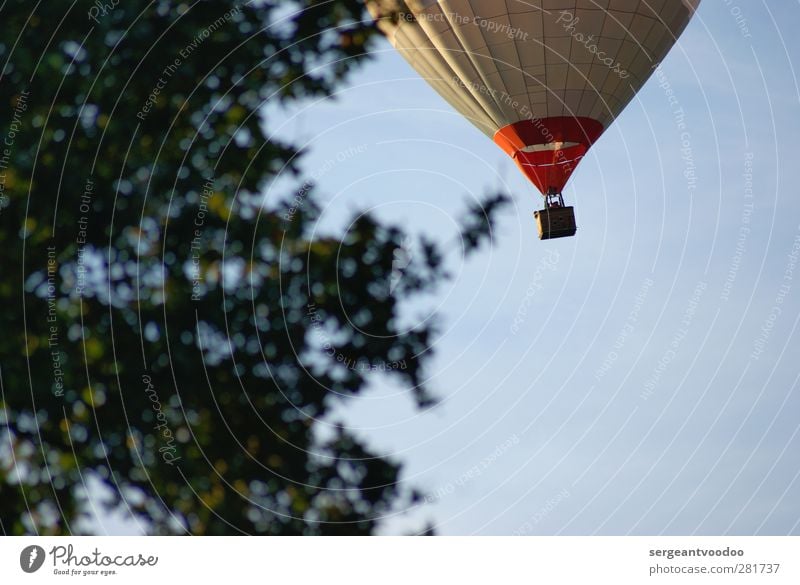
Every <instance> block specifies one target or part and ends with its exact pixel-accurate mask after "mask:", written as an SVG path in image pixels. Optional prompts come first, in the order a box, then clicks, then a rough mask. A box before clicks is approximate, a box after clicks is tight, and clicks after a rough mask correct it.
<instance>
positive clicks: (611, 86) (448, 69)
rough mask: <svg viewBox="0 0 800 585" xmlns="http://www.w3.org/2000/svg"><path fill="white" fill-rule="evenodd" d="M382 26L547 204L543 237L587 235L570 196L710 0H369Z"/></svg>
mask: <svg viewBox="0 0 800 585" xmlns="http://www.w3.org/2000/svg"><path fill="white" fill-rule="evenodd" d="M366 2H367V7H368V8H369V10H370V12H371V14H372V15H373V17H374V18H375V19H376V22H377V25H378V27H379V29H380V30H381V31H382V32H383V33H384V34H385V35H386V36H387V37H388V39H389V41H390V42H391V43H392V45H393V46H394V47H395V48H396V49H397V50H398V51H399V52H400V54H401V55H402V56H403V57H404V58H405V59H406V61H408V63H409V64H410V65H411V66H412V67H413V68H414V69H415V70H416V71H417V72H418V73H419V74H420V75H421V76H422V77H423V78H424V79H425V80H426V81H427V82H428V83H429V84H430V85H431V86H432V87H433V88H434V89H435V90H436V91H437V92H438V93H439V94H440V95H441V96H442V97H443V98H444V99H445V100H447V102H449V103H450V105H451V106H453V107H454V108H455V109H456V110H457V111H459V112H460V113H461V114H462V115H463V116H464V117H466V118H467V119H468V120H469V121H470V122H472V123H473V124H474V125H475V126H477V127H478V128H479V129H480V130H481V131H482V132H483V133H484V134H486V135H487V136H489V137H490V138H492V139H493V140H494V141H495V143H497V145H498V146H499V147H500V148H502V149H503V150H504V151H505V152H506V153H507V154H508V155H509V156H510V157H511V158H512V159H513V160H514V162H515V163H516V164H517V166H518V167H519V168H520V170H521V171H522V172H523V173H524V174H525V176H526V177H527V178H528V179H529V180H530V182H531V183H533V185H534V186H536V188H537V189H538V190H539V192H540V193H541V194H542V196H543V201H544V206H543V209H542V210H541V211H537V212H536V213H535V214H534V216H535V218H536V221H537V225H538V227H539V237H540V238H541V239H550V238H557V237H565V236H572V235H574V234H575V232H576V225H575V216H574V209H573V207H568V206H565V205H564V200H563V195H562V192H563V189H564V187H565V186H566V184H567V182H568V181H569V179H570V177H571V176H572V174H573V172H574V171H575V168H576V167H577V165H578V164H579V163H580V161H581V160H582V159H583V157H584V156H585V155H586V153H587V151H588V150H589V149H590V148H591V146H592V145H593V144H595V143H596V142H597V140H598V139H599V138H600V136H601V135H602V134H603V132H604V131H605V130H606V129H607V128H608V127H609V125H610V124H611V123H612V122H613V121H614V119H615V118H616V117H617V116H618V115H619V114H620V113H621V112H622V110H623V109H624V108H625V106H626V105H628V103H629V102H630V101H631V100H632V99H633V97H634V96H635V95H636V92H637V91H639V89H641V87H642V86H643V85H644V83H645V82H646V81H647V79H648V78H649V77H650V75H651V74H652V73H653V71H654V70H655V68H656V67H657V66H658V64H659V63H660V62H661V60H662V59H663V58H664V57H665V56H666V54H667V52H668V51H669V50H670V48H671V47H672V46H673V45H674V43H675V41H676V40H677V38H678V36H679V35H680V34H681V32H682V31H683V29H684V28H685V27H686V25H687V24H688V22H689V20H690V19H691V17H692V15H693V14H694V11H695V10H696V8H697V5H698V4H699V3H700V0H366Z"/></svg>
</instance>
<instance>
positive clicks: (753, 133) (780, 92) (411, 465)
mask: <svg viewBox="0 0 800 585" xmlns="http://www.w3.org/2000/svg"><path fill="white" fill-rule="evenodd" d="M737 2H740V4H738V5H737V4H736V3H737ZM798 20H800V3H798V2H793V1H786V2H770V3H767V2H765V1H764V0H761V1H760V2H747V3H745V2H743V1H742V0H704V1H703V2H702V3H701V5H700V8H699V10H698V12H697V14H696V15H695V18H694V19H693V21H692V22H691V23H690V25H689V26H688V28H687V29H686V31H685V33H684V34H683V36H682V37H681V38H680V40H679V42H678V43H677V45H676V46H675V47H674V49H673V50H672V52H671V53H670V54H669V55H668V57H667V58H666V59H665V60H664V62H663V63H662V66H661V70H660V71H659V73H658V74H657V75H654V76H653V77H652V78H651V79H650V81H649V82H648V83H647V85H646V86H645V87H644V88H643V89H642V91H641V92H640V93H639V94H638V96H637V98H636V99H635V100H634V101H633V102H632V103H631V104H630V105H629V106H628V107H627V109H626V110H625V111H624V112H623V113H622V115H621V116H620V117H619V118H618V119H617V120H616V122H615V123H614V124H613V125H612V126H611V128H610V129H608V130H607V131H606V133H605V134H604V135H603V137H602V138H601V140H599V141H598V143H596V144H595V145H594V146H593V148H592V149H591V151H590V152H589V154H588V155H587V157H586V158H585V159H584V160H583V162H582V163H581V165H580V167H579V168H578V170H577V171H576V172H575V174H574V175H573V177H572V179H571V181H570V183H569V185H568V187H567V188H566V189H565V192H564V196H565V199H566V200H567V203H568V204H571V205H575V207H576V216H577V222H578V227H579V231H578V234H577V236H576V237H574V238H565V239H560V240H550V241H539V240H538V239H537V233H536V226H535V223H534V220H533V217H532V215H533V212H534V211H535V210H537V209H539V208H540V207H541V197H540V196H539V194H538V192H537V191H536V190H535V188H534V187H533V186H532V185H531V184H530V183H528V181H527V180H526V179H525V178H524V177H523V176H522V174H521V173H520V172H519V171H518V170H517V168H516V167H515V166H514V164H513V162H512V161H511V160H510V159H509V158H508V157H507V156H506V155H505V154H504V153H503V152H502V151H501V150H500V149H499V148H498V147H497V146H496V145H495V144H494V143H493V142H492V141H491V140H489V139H487V138H486V137H485V136H484V135H483V134H481V133H480V132H479V131H478V130H477V129H475V128H474V127H473V126H472V125H470V124H469V123H468V122H467V121H466V120H464V119H462V118H461V117H460V115H459V114H457V113H456V112H455V111H454V110H452V109H451V108H450V107H449V106H448V105H447V104H446V103H445V102H444V101H443V100H442V99H441V98H440V97H439V96H438V95H437V94H436V93H435V92H434V91H433V90H431V89H430V88H429V87H428V86H427V85H426V83H425V82H424V81H423V80H421V79H420V78H419V76H418V75H417V74H416V73H415V72H414V71H413V70H412V69H411V68H410V66H408V65H407V64H406V63H405V62H404V61H403V59H402V58H401V57H400V56H399V55H398V54H397V53H396V52H395V51H394V50H393V49H392V48H391V46H390V45H389V44H388V43H387V42H381V43H380V44H379V45H377V46H376V53H375V58H374V59H373V60H372V61H371V62H370V63H369V64H368V65H366V66H365V67H363V68H362V69H360V70H359V71H358V72H357V73H355V74H354V75H353V76H352V77H351V79H350V83H349V84H348V85H347V86H345V87H343V88H342V90H341V91H340V93H339V95H337V97H336V99H327V100H321V101H318V102H314V103H305V104H303V105H302V107H298V108H295V109H294V110H292V111H290V112H285V111H281V112H278V111H271V110H270V109H269V108H267V110H266V111H267V117H266V124H267V127H268V128H269V129H270V131H272V132H274V133H275V135H276V136H278V137H281V138H284V139H288V140H292V141H294V142H299V143H306V145H307V148H308V154H307V155H306V156H305V158H304V159H303V160H304V162H303V166H304V168H305V170H306V171H307V173H308V174H309V175H313V176H314V177H315V178H316V182H317V186H318V191H319V193H320V194H321V197H322V201H323V202H324V204H325V208H324V213H323V216H322V219H321V226H320V227H321V229H337V227H339V228H341V227H342V226H346V225H347V222H348V220H349V218H350V217H351V215H352V213H353V212H354V211H356V210H370V211H371V212H373V213H375V214H377V215H378V216H379V217H381V218H382V219H384V220H386V221H389V222H393V223H396V224H401V225H403V226H404V227H406V228H407V229H409V230H410V231H411V232H412V233H414V234H429V235H430V234H432V235H435V236H437V237H438V238H439V240H440V241H442V242H450V243H451V244H453V245H451V246H450V248H449V249H450V250H451V252H450V254H449V256H448V267H449V268H450V270H451V271H452V272H453V274H454V278H453V279H452V280H451V281H450V282H448V283H447V284H446V286H444V287H443V288H442V289H441V290H440V291H439V293H438V294H437V295H436V296H435V297H433V298H430V299H428V302H426V303H420V304H417V305H414V306H410V307H406V310H405V314H404V318H405V320H406V322H407V324H408V325H409V326H413V325H414V324H417V323H421V322H422V321H424V320H425V319H428V318H430V316H431V315H432V314H435V315H436V316H437V318H438V319H439V321H440V323H441V326H442V327H441V333H440V335H439V337H438V339H437V340H436V342H435V344H434V349H435V357H434V358H433V360H432V362H431V368H430V370H429V372H428V374H429V385H430V388H431V389H432V390H433V391H434V392H435V394H436V395H437V396H438V398H439V399H440V403H439V404H438V405H437V406H436V407H435V408H433V409H430V410H426V411H424V412H422V411H419V410H418V409H416V408H415V407H414V403H413V400H412V398H411V396H410V394H409V392H408V389H406V388H402V387H399V386H397V385H395V384H393V382H392V380H391V379H390V378H389V379H387V378H385V377H383V376H378V377H376V378H375V379H374V380H373V381H372V383H371V385H370V391H369V392H366V393H365V394H363V395H362V396H359V397H356V398H353V399H351V400H349V401H348V402H347V403H344V404H342V405H341V406H339V407H338V408H337V412H336V414H335V416H334V417H332V419H334V418H337V419H342V418H343V419H345V420H346V421H347V423H348V424H349V425H350V426H351V427H352V428H354V429H355V432H356V433H357V434H358V435H359V436H362V437H365V438H366V439H367V440H368V442H369V443H370V444H371V445H372V446H373V447H374V448H376V449H378V450H380V451H381V452H383V453H387V454H390V455H391V456H392V457H393V458H394V459H396V460H398V461H402V462H403V463H404V468H403V475H402V481H403V482H404V484H405V485H407V486H409V487H411V486H413V487H416V488H417V489H419V490H421V492H422V493H423V494H425V499H424V502H422V503H421V504H420V505H419V506H416V507H414V508H413V509H410V510H406V511H404V512H402V513H398V514H396V515H393V516H391V517H388V518H386V519H385V521H384V522H383V526H382V528H381V532H382V533H383V534H405V533H412V532H414V531H415V530H418V529H420V528H422V527H424V526H425V525H427V524H430V525H432V526H434V528H435V530H436V532H437V533H439V534H445V535H472V534H482V535H510V534H528V535H554V534H565V535H590V534H603V535H625V534H653V535H655V534H665V535H678V534H680V535H686V534H697V535H712V534H736V535H750V534H772V535H775V534H800V479H799V478H798V475H800V436H798V429H800V420H799V419H800V417H798V415H800V393H799V392H798V379H799V378H800V362H798V358H799V357H800V354H799V353H798V349H799V348H800V343H798V334H797V327H798V321H799V320H800V265H797V266H795V263H797V262H800V258H798V256H799V255H800V201H798V197H797V194H798V186H800V185H799V183H800V181H798V179H797V174H796V172H797V167H798V161H799V160H800V156H798V155H800V149H799V148H798V145H797V141H796V138H797V137H798V136H800V103H799V101H798V100H799V98H800V91H799V90H798V81H797V78H796V76H797V72H796V71H795V69H794V65H796V64H798V63H800V59H798V57H800V39H799V38H798V35H797V34H796V32H795V28H796V27H794V26H793V25H794V24H795V23H797V22H798ZM668 91H669V92H672V93H671V94H670V93H668ZM670 95H672V96H673V99H672V100H671V99H670ZM496 190H503V191H505V192H507V193H509V194H510V195H512V196H513V205H512V206H511V207H510V208H509V209H507V210H506V212H505V213H504V214H503V215H502V217H501V218H500V222H499V224H498V226H497V229H496V231H495V232H494V234H493V242H492V245H491V246H490V247H485V248H484V249H483V251H482V252H481V253H479V254H478V255H476V256H473V257H470V258H468V259H466V260H465V259H464V258H462V256H461V253H460V248H459V246H458V240H457V233H458V231H457V221H458V219H459V217H460V215H461V213H462V212H463V210H464V207H465V205H466V204H468V203H470V202H472V201H474V200H475V199H476V198H480V197H481V196H483V195H485V194H487V193H490V192H493V191H496ZM411 253H412V254H413V249H412V250H411ZM112 524H114V522H112Z"/></svg>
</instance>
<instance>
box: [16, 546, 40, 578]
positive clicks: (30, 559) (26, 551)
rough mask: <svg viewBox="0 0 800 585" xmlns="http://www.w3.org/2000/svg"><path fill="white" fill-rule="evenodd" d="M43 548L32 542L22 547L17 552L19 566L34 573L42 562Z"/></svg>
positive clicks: (27, 571)
mask: <svg viewBox="0 0 800 585" xmlns="http://www.w3.org/2000/svg"><path fill="white" fill-rule="evenodd" d="M44 557H45V554H44V549H43V548H42V547H41V546H36V545H35V544H32V545H31V546H26V547H25V548H23V549H22V552H21V553H20V554H19V566H20V567H21V568H22V570H23V571H25V572H26V573H35V572H36V571H38V570H39V569H41V568H42V565H43V564H44Z"/></svg>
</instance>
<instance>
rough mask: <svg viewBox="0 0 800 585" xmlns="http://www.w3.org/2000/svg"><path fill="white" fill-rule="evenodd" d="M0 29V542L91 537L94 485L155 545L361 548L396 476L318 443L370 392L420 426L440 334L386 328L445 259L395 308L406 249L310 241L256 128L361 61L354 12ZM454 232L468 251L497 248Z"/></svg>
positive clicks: (413, 279) (168, 15) (132, 3)
mask: <svg viewBox="0 0 800 585" xmlns="http://www.w3.org/2000/svg"><path fill="white" fill-rule="evenodd" d="M0 21H2V31H0V71H2V76H1V77H0V106H1V107H2V108H1V110H0V111H2V114H0V116H2V118H1V119H0V122H1V123H0V271H1V273H2V279H0V304H1V305H2V309H0V333H2V336H0V530H1V531H2V532H3V533H4V534H69V533H80V532H82V531H83V532H86V531H88V530H91V525H90V524H89V523H87V522H86V521H85V518H86V517H87V516H86V515H87V493H91V491H92V490H93V489H95V488H87V486H88V485H91V484H92V482H95V483H97V482H100V483H102V484H103V485H105V487H106V488H107V489H104V490H102V491H103V492H109V493H110V494H111V495H112V496H111V499H110V500H109V501H108V502H107V503H106V505H107V506H109V507H118V506H123V507H125V508H126V509H127V510H128V511H130V513H132V514H133V515H135V517H137V518H139V519H141V526H142V527H143V529H144V530H146V531H147V532H149V533H162V534H173V533H177V534H184V533H192V534H240V533H247V534H371V533H373V532H374V531H375V529H376V527H377V526H378V525H379V523H380V521H381V518H383V517H385V516H386V515H388V514H392V513H396V512H400V511H402V510H403V509H404V508H406V507H408V506H410V505H413V504H414V502H415V501H416V500H417V499H418V495H417V494H416V493H415V492H414V490H413V489H410V488H406V487H404V485H403V484H402V483H400V482H399V474H400V469H401V466H400V462H398V461H394V460H392V459H391V458H388V457H385V456H382V455H381V454H380V453H376V452H374V451H373V450H371V449H370V448H369V447H368V446H367V445H366V444H365V443H364V440H363V439H362V438H358V437H356V436H354V435H353V434H352V433H350V432H348V430H347V429H346V428H345V427H344V426H343V425H341V424H340V425H338V426H335V427H331V426H330V425H329V426H327V427H326V428H327V430H326V431H324V432H323V431H322V430H321V423H320V421H321V420H324V419H325V417H326V415H327V414H328V413H329V412H330V408H331V406H332V405H333V404H335V402H336V401H347V400H348V396H352V395H355V394H358V393H360V392H362V391H363V390H364V389H365V386H366V383H367V381H368V380H370V379H371V377H374V376H392V377H394V379H396V380H399V381H401V382H402V383H403V384H404V385H405V386H406V387H407V388H408V389H409V391H410V393H409V395H410V396H413V397H414V399H415V400H416V402H417V403H418V404H419V405H420V406H421V407H424V406H425V405H427V404H430V403H431V402H432V398H433V395H432V393H431V392H430V391H429V389H428V388H426V386H425V383H424V380H425V368H426V364H427V363H428V360H429V359H430V356H431V342H432V339H433V336H434V333H435V330H434V329H433V327H434V326H433V325H428V326H425V327H418V328H415V329H413V330H411V331H408V332H401V331H400V330H399V327H398V317H399V311H400V304H401V301H405V300H407V299H410V298H414V297H415V296H416V295H419V294H421V293H426V292H429V291H432V290H434V289H435V286H436V285H437V283H438V282H440V281H441V280H442V279H443V278H446V275H445V274H444V271H443V268H442V256H443V251H442V250H441V249H440V248H439V246H438V245H437V244H435V243H434V242H433V240H430V241H429V240H427V239H424V238H423V239H422V240H421V241H420V242H419V249H420V250H421V251H422V253H421V254H415V255H414V257H413V259H411V260H408V261H406V262H404V263H403V264H404V275H403V279H402V281H401V282H400V284H399V285H397V286H390V281H391V277H392V270H393V261H395V260H396V258H397V256H398V250H399V249H401V245H402V242H404V241H405V238H406V237H407V236H406V234H405V233H404V231H403V230H402V229H400V228H399V227H396V226H391V225H384V224H382V223H381V222H379V221H378V220H377V219H376V218H374V217H372V216H370V215H368V214H361V215H359V216H358V219H357V220H356V221H355V223H354V224H353V225H352V226H351V227H350V228H349V229H348V230H347V232H346V233H340V234H321V235H320V234H318V232H315V234H317V235H315V236H314V237H313V238H312V237H311V235H310V234H311V233H312V230H314V228H315V224H316V221H317V218H318V212H319V207H318V205H317V204H316V202H315V201H316V198H317V194H316V191H315V189H314V187H313V185H311V184H310V183H307V182H304V181H303V177H302V176H301V173H300V169H299V166H298V163H299V160H300V159H301V157H302V153H299V152H297V150H296V149H295V148H294V147H293V146H292V145H291V144H287V143H283V142H280V141H278V140H275V139H272V140H267V138H266V137H265V131H264V129H265V128H267V127H269V125H270V122H271V120H270V119H268V118H267V117H266V115H265V114H264V109H263V105H264V104H265V103H267V102H271V101H273V100H279V101H280V102H281V103H285V104H288V103H291V102H293V101H296V100H302V99H307V98H310V97H320V96H327V95H330V94H331V92H333V91H334V90H335V88H336V87H337V86H338V85H339V84H341V83H342V82H343V80H344V79H345V78H346V75H347V73H348V72H349V71H350V70H351V69H352V68H354V67H357V66H358V64H359V63H360V62H362V60H363V59H365V58H368V54H367V53H368V49H369V46H370V43H372V42H373V39H374V38H375V37H374V30H373V26H372V24H371V23H370V22H369V19H368V18H367V16H366V14H365V11H364V8H363V5H362V3H361V2H360V0H333V1H321V0H304V1H298V2H288V1H283V0H282V1H280V2H277V1H275V2H270V1H267V2H250V3H238V2H235V1H231V0H215V1H195V2H172V1H167V0H153V1H147V2H145V1H140V0H126V1H125V2H120V1H119V0H97V1H89V0H86V1H83V0H81V1H76V2H69V3H67V2H58V3H52V2H39V3H32V2H28V1H24V0H12V1H7V2H4V3H2V4H1V5H0ZM287 173H288V174H289V175H290V176H292V177H293V178H294V179H293V180H296V183H297V189H296V190H294V191H292V190H286V192H285V193H283V196H282V197H281V198H279V199H274V198H273V199H272V200H269V201H265V198H264V196H263V190H264V189H265V187H267V186H268V185H270V184H271V182H272V181H273V180H275V177H276V176H277V175H278V174H282V175H284V176H285V175H286V174H287ZM502 200H503V198H502V196H500V197H496V198H495V199H493V200H492V202H493V203H492V205H491V206H490V209H491V210H492V211H494V210H495V207H496V206H497V203H498V202H500V201H502ZM471 213H472V214H473V216H474V217H473V218H472V219H471V220H468V221H467V222H466V223H465V226H466V227H465V237H466V241H467V242H468V244H469V245H468V246H466V248H467V249H473V248H475V247H476V245H478V244H479V242H480V241H481V239H482V238H484V237H486V235H487V234H489V233H490V231H491V227H492V222H491V217H489V216H488V215H487V214H486V212H485V208H481V207H480V206H478V207H477V208H475V209H472V211H471ZM406 264H407V266H405V265H406ZM331 428H334V429H335V430H334V431H331V430H330V429H331Z"/></svg>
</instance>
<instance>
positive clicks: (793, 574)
mask: <svg viewBox="0 0 800 585" xmlns="http://www.w3.org/2000/svg"><path fill="white" fill-rule="evenodd" d="M798 559H800V537H719V538H717V537H644V536H642V537H561V538H548V537H434V538H425V537H371V538H370V537H364V538H355V537H342V538H312V537H308V538H300V537H200V538H191V537H60V538H55V537H54V538H37V537H6V538H3V539H2V541H0V578H1V579H0V580H1V581H2V582H3V583H15V584H16V583H20V584H24V583H47V582H51V581H54V582H65V581H70V582H76V583H77V582H86V581H87V580H88V582H99V581H102V582H109V583H118V584H123V583H136V584H141V583H142V582H143V581H147V580H155V581H154V582H157V583H167V582H168V580H169V579H186V578H190V579H192V580H198V581H199V582H200V583H210V582H213V581H215V580H219V581H220V582H222V581H225V582H232V581H231V580H233V579H243V580H244V579H247V580H248V581H251V580H254V579H259V580H263V581H264V582H266V583H271V582H279V583H284V582H287V581H291V582H300V583H325V584H337V585H338V584H341V585H361V584H364V585H366V584H370V585H373V584H376V583H377V584H381V583H389V584H394V583H397V584H401V583H402V584H404V585H408V583H409V581H411V580H413V581H416V582H421V583H430V582H432V581H434V580H436V581H441V582H443V583H464V584H471V583H476V584H477V583H480V584H486V583H539V582H545V583H578V582H584V583H592V582H600V583H636V584H640V583H644V582H652V583H705V582H712V583H739V582H741V583H771V584H775V585H777V584H779V583H781V584H782V583H792V584H795V583H799V582H800V571H798V563H800V561H798Z"/></svg>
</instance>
